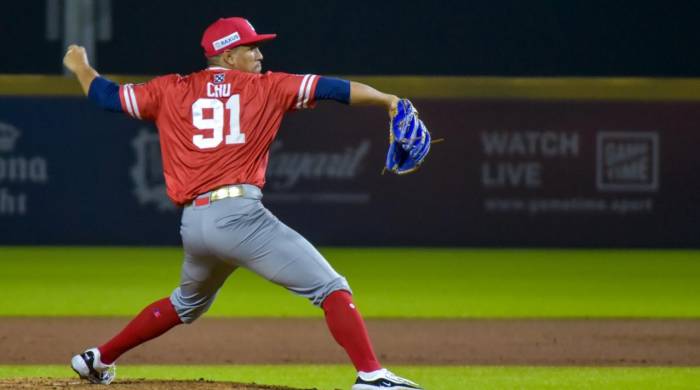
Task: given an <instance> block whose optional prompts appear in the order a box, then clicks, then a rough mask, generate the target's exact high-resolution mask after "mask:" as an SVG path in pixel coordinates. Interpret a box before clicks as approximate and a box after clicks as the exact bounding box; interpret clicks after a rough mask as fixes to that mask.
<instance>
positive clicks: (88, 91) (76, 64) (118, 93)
mask: <svg viewBox="0 0 700 390" xmlns="http://www.w3.org/2000/svg"><path fill="white" fill-rule="evenodd" d="M63 64H64V65H65V66H66V68H68V70H70V71H71V72H73V74H75V76H76V77H77V78H78V81H79V82H80V86H81V88H82V89H83V93H84V94H85V95H86V96H87V97H88V98H89V99H90V100H91V101H92V102H94V103H95V104H97V106H99V107H100V108H102V109H105V110H108V111H113V112H124V113H126V114H128V115H130V116H131V117H133V118H137V119H150V120H154V119H155V117H156V116H157V112H158V109H159V103H160V95H161V89H162V88H163V86H164V85H165V84H167V82H168V81H170V80H171V79H173V77H172V76H174V75H170V76H164V77H159V78H155V79H153V80H151V81H149V82H147V83H145V84H138V85H132V84H125V85H119V84H117V83H115V82H113V81H111V80H109V79H107V78H105V77H102V76H100V74H99V73H97V71H96V70H95V69H94V68H92V66H90V63H89V62H88V59H87V53H86V52H85V48H84V47H82V46H78V45H70V46H68V50H67V51H66V55H65V56H64V57H63Z"/></svg>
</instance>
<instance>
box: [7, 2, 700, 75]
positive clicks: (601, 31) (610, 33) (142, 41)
mask: <svg viewBox="0 0 700 390" xmlns="http://www.w3.org/2000/svg"><path fill="white" fill-rule="evenodd" d="M697 8H698V6H697V5H696V3H695V2H691V1H663V2H662V1H592V2H591V1H522V0H501V1H484V0H482V1H433V2H427V1H416V2H412V1H395V0H388V1H352V2H347V1H311V0H302V1H265V2H252V1H230V0H229V1H220V0H209V1H199V2H192V1H182V0H169V1H163V0H158V1H136V0H119V1H117V0H113V1H112V23H113V29H112V40H111V41H109V42H100V43H98V46H97V54H98V64H97V67H98V68H99V70H100V71H101V72H104V73H126V74H163V73H171V72H179V73H187V72H190V71H193V70H196V69H199V68H201V67H202V66H203V64H204V59H203V56H202V54H201V52H202V51H201V48H200V47H199V40H200V38H201V34H202V32H203V30H204V29H205V28H206V26H207V25H208V24H210V23H211V22H213V21H214V20H216V19H217V18H219V17H225V16H244V17H247V18H249V19H250V20H251V22H252V23H253V24H254V26H255V27H256V29H257V31H258V32H261V33H266V32H274V33H277V34H279V36H278V39H277V41H275V42H273V43H272V44H269V45H267V46H266V47H264V48H263V53H264V55H265V63H266V67H267V68H268V69H274V70H284V71H288V72H299V73H302V72H303V73H322V74H358V75H359V74H417V75H433V74H434V75H508V76H515V75H518V76H539V75H545V76H560V75H581V76H611V75H626V76H633V75H648V76H697V75H700V69H699V68H698V65H697V64H698V63H699V62H700V61H699V60H700V58H699V56H700V55H699V54H698V51H699V49H698V47H699V45H698V43H700V42H699V37H700V34H698V28H697V21H698V11H697ZM45 14H46V10H45V1H41V0H26V1H23V2H19V1H13V2H3V5H2V14H1V15H0V40H1V42H2V49H3V50H2V54H0V58H1V60H0V73H60V72H61V71H62V68H61V61H60V60H61V57H62V55H63V42H62V41H53V42H50V41H47V39H46V28H45V25H46V23H45V20H46V16H45Z"/></svg>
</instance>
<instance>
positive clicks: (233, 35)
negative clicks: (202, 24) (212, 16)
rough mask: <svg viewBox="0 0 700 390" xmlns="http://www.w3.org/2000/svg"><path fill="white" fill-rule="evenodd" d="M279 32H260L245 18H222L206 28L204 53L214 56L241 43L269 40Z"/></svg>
mask: <svg viewBox="0 0 700 390" xmlns="http://www.w3.org/2000/svg"><path fill="white" fill-rule="evenodd" d="M276 36H277V34H258V33H256V32H255V29H254V28H253V25H252V24H250V22H249V21H248V20H246V19H244V18H238V17H233V18H221V19H219V20H217V21H216V22H214V23H212V24H211V25H209V27H207V29H206V30H204V35H202V47H203V48H204V55H205V56H207V57H213V56H216V55H219V54H221V53H223V52H224V51H226V50H229V49H233V48H234V47H237V46H241V45H250V44H252V43H258V42H264V41H269V40H271V39H275V37H276Z"/></svg>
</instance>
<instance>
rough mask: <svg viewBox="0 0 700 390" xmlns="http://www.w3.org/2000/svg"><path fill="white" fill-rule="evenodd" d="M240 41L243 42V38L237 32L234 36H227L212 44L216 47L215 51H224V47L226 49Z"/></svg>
mask: <svg viewBox="0 0 700 390" xmlns="http://www.w3.org/2000/svg"><path fill="white" fill-rule="evenodd" d="M240 40H241V36H240V35H238V31H236V32H234V33H233V34H230V35H227V36H225V37H223V38H221V39H217V40H216V41H214V42H213V43H212V45H213V46H214V50H220V49H223V48H224V47H226V46H228V45H230V44H232V43H235V42H238V41H240Z"/></svg>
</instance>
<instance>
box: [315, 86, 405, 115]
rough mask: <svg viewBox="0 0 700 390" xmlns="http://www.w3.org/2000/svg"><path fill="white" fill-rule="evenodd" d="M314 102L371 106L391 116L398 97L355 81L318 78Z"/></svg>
mask: <svg viewBox="0 0 700 390" xmlns="http://www.w3.org/2000/svg"><path fill="white" fill-rule="evenodd" d="M315 98H316V100H329V99H330V100H335V101H338V102H341V103H344V104H350V105H353V106H354V105H371V106H380V107H384V108H386V110H387V111H388V112H389V115H391V112H392V110H395V109H396V106H397V104H398V102H399V100H400V99H399V97H398V96H395V95H392V94H387V93H384V92H381V91H378V90H377V89H375V88H372V87H370V86H369V85H366V84H362V83H359V82H357V81H349V80H343V79H339V78H334V77H320V78H319V80H318V83H317V85H316V93H315Z"/></svg>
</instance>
